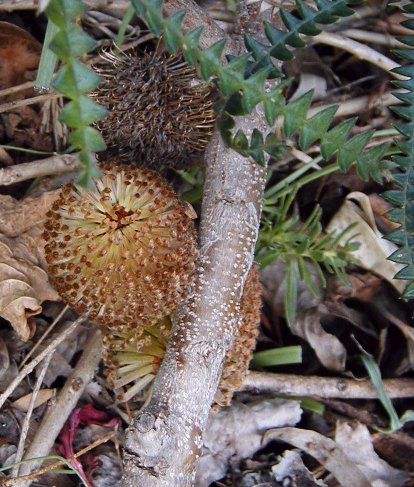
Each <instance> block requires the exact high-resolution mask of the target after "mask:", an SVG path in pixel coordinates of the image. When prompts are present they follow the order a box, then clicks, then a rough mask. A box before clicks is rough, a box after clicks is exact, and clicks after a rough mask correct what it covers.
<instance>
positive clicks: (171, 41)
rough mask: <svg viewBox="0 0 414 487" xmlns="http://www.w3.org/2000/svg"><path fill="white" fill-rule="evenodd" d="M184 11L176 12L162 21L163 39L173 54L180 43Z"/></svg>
mask: <svg viewBox="0 0 414 487" xmlns="http://www.w3.org/2000/svg"><path fill="white" fill-rule="evenodd" d="M184 17H185V12H183V11H180V12H176V13H174V14H173V15H171V16H170V17H168V18H167V19H166V20H165V21H164V40H165V43H166V44H167V47H168V49H169V51H170V52H171V53H172V54H175V53H176V52H177V50H178V48H179V47H180V45H181V39H182V33H181V32H182V31H181V24H182V23H183V20H184Z"/></svg>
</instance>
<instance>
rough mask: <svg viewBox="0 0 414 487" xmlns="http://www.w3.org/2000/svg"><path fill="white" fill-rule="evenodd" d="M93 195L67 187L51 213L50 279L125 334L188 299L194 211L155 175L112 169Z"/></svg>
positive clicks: (104, 174)
mask: <svg viewBox="0 0 414 487" xmlns="http://www.w3.org/2000/svg"><path fill="white" fill-rule="evenodd" d="M101 172H102V175H101V177H100V178H99V179H96V180H94V181H93V185H94V187H93V189H91V190H88V189H84V188H81V187H79V186H77V185H72V184H70V185H67V186H65V187H64V188H63V189H62V192H61V195H60V197H59V198H58V200H57V201H56V202H55V203H54V204H53V206H52V209H51V211H50V212H49V213H48V220H47V222H46V224H45V232H44V237H45V239H46V241H47V244H46V247H45V251H46V260H47V262H48V267H49V272H50V274H51V276H52V279H53V282H54V284H55V286H56V288H57V290H58V291H59V293H60V294H61V296H62V298H63V299H64V300H65V301H67V302H68V303H69V304H70V305H71V306H72V307H73V308H74V309H75V310H76V311H78V312H83V311H84V310H85V309H87V308H88V307H91V309H92V311H91V314H90V317H91V318H95V319H96V321H98V322H99V323H101V324H104V325H106V326H109V327H111V328H113V329H117V330H119V331H122V330H129V329H130V328H131V327H135V326H137V324H139V325H142V326H143V325H146V324H152V323H153V322H154V320H157V319H161V318H162V317H164V316H166V315H168V314H169V313H170V312H171V311H172V310H173V309H174V308H175V307H176V306H177V304H178V303H179V302H180V301H181V300H182V299H183V297H185V293H186V288H187V286H188V283H189V280H190V278H191V275H192V272H193V269H194V267H195V263H194V262H195V258H196V256H197V249H196V243H195V240H196V239H195V230H194V227H193V222H192V218H194V215H193V213H194V211H193V210H192V208H191V206H189V205H188V204H185V203H183V202H181V201H180V200H179V199H178V198H177V196H176V195H175V193H174V191H173V190H172V189H171V188H170V186H169V185H168V183H167V182H166V181H165V180H164V179H163V178H161V177H160V176H159V175H158V174H157V173H155V172H154V171H151V170H149V169H143V168H133V167H131V166H126V167H120V166H117V165H106V166H102V167H101Z"/></svg>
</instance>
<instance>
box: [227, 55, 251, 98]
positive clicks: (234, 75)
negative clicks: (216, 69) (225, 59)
mask: <svg viewBox="0 0 414 487" xmlns="http://www.w3.org/2000/svg"><path fill="white" fill-rule="evenodd" d="M249 57H250V54H249V53H245V54H242V55H241V56H238V57H234V58H233V59H232V60H231V61H230V62H229V63H228V64H227V65H226V66H223V67H221V69H220V75H219V78H220V79H219V87H220V90H221V92H222V93H223V95H224V96H231V95H233V93H236V92H237V91H239V90H240V89H241V88H242V86H243V80H244V71H245V68H246V65H247V61H248V59H249Z"/></svg>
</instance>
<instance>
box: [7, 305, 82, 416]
mask: <svg viewBox="0 0 414 487" xmlns="http://www.w3.org/2000/svg"><path fill="white" fill-rule="evenodd" d="M88 313H89V310H88V311H86V312H85V313H83V314H82V315H81V316H79V318H78V319H76V320H75V321H74V322H73V323H72V324H71V325H70V326H68V327H67V328H66V330H64V331H62V332H61V333H59V335H58V336H57V337H56V338H55V339H54V340H53V341H52V342H51V343H50V344H49V345H48V346H47V347H46V348H45V349H44V350H43V352H41V353H39V355H38V356H37V357H35V358H34V359H33V360H32V361H31V362H29V363H28V364H27V365H26V366H25V367H24V369H23V370H22V371H21V372H20V373H19V374H18V375H17V376H16V377H15V378H14V379H13V380H12V382H11V383H10V385H9V386H8V387H7V389H6V390H5V391H4V392H3V394H2V395H1V396H0V408H1V407H2V406H3V404H4V403H5V402H6V401H7V399H8V398H9V396H10V394H12V392H13V391H14V390H15V389H16V387H17V386H18V385H19V384H20V382H21V381H22V380H23V379H24V378H25V377H26V375H28V374H30V373H31V372H32V371H33V369H34V368H35V367H36V365H38V364H39V363H40V362H41V361H42V360H43V359H45V358H46V357H47V356H48V355H49V354H50V352H51V351H52V350H55V349H56V348H57V347H58V346H59V345H60V344H61V343H62V342H63V341H64V340H66V338H67V337H68V336H69V335H70V334H71V333H72V332H73V331H74V330H75V329H76V328H77V327H78V326H79V325H80V324H81V323H82V322H83V321H85V320H86V319H87V316H88Z"/></svg>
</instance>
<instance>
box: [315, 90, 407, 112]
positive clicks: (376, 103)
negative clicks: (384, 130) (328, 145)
mask: <svg viewBox="0 0 414 487" xmlns="http://www.w3.org/2000/svg"><path fill="white" fill-rule="evenodd" d="M398 92H399V90H394V91H393V93H398ZM370 103H371V104H370ZM401 103H403V102H402V101H401V100H399V99H398V98H396V97H395V96H394V95H393V94H392V93H391V92H387V93H384V94H383V95H382V96H379V97H378V98H375V99H374V100H373V99H372V98H370V97H369V96H359V97H357V98H352V99H351V100H347V101H343V102H340V103H328V104H326V105H319V106H316V107H313V108H311V109H310V110H309V111H308V113H307V116H308V117H312V116H313V115H315V114H316V113H319V112H320V111H322V110H324V109H325V108H328V107H330V106H333V105H338V104H339V108H338V110H337V112H336V113H335V117H348V116H349V115H355V114H358V113H361V112H363V111H364V110H367V108H368V107H369V108H371V109H372V108H376V107H379V108H381V107H388V106H391V105H400V104H401Z"/></svg>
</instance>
